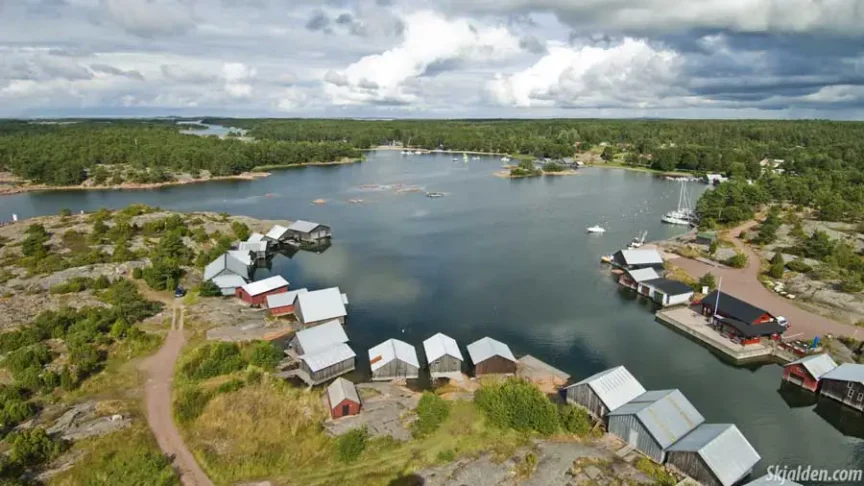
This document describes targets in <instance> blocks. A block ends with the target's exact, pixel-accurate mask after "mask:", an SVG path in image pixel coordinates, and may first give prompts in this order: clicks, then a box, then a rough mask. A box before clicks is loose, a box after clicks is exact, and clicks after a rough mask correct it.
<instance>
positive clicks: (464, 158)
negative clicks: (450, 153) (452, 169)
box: [462, 152, 468, 162]
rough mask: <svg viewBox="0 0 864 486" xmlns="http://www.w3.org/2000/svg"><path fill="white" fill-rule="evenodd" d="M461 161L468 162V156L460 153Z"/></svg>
mask: <svg viewBox="0 0 864 486" xmlns="http://www.w3.org/2000/svg"><path fill="white" fill-rule="evenodd" d="M462 160H463V161H465V162H468V154H467V153H465V152H462Z"/></svg>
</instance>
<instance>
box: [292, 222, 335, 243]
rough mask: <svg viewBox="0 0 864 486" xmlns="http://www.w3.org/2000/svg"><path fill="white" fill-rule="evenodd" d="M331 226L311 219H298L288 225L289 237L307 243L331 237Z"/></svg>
mask: <svg viewBox="0 0 864 486" xmlns="http://www.w3.org/2000/svg"><path fill="white" fill-rule="evenodd" d="M330 234H331V233H330V227H329V226H326V225H323V224H318V223H313V222H311V221H303V220H297V221H294V222H293V223H291V225H290V226H288V237H289V238H292V239H294V240H297V241H301V242H306V243H315V242H317V241H319V240H323V239H324V238H330Z"/></svg>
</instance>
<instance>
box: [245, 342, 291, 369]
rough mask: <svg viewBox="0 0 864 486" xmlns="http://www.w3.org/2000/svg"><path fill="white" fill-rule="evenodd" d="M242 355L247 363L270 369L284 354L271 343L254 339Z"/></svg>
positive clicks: (274, 366)
mask: <svg viewBox="0 0 864 486" xmlns="http://www.w3.org/2000/svg"><path fill="white" fill-rule="evenodd" d="M244 355H245V357H246V360H247V361H248V362H249V364H251V365H254V366H258V367H260V368H264V369H265V370H268V371H269V370H272V369H274V368H276V365H278V364H279V362H280V361H282V359H283V358H284V357H285V354H284V353H283V352H282V350H280V349H279V348H278V347H276V346H275V345H274V344H273V343H271V342H267V341H255V342H254V343H252V344H251V345H249V347H247V348H246V349H245V350H244Z"/></svg>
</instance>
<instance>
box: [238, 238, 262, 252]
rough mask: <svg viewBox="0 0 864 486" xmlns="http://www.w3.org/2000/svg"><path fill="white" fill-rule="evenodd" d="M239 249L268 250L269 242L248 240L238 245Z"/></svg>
mask: <svg viewBox="0 0 864 486" xmlns="http://www.w3.org/2000/svg"><path fill="white" fill-rule="evenodd" d="M237 249H238V250H243V251H246V252H250V251H251V252H255V253H258V252H262V251H267V242H266V241H256V242H254V243H250V242H248V241H244V242H242V243H240V244H239V245H237Z"/></svg>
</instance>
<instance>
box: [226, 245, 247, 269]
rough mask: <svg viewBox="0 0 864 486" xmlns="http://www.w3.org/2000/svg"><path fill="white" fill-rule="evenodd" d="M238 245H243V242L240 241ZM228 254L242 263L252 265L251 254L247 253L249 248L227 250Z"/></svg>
mask: <svg viewBox="0 0 864 486" xmlns="http://www.w3.org/2000/svg"><path fill="white" fill-rule="evenodd" d="M240 245H243V243H240ZM228 254H229V255H231V257H232V258H235V259H236V260H237V261H238V262H240V263H242V264H244V265H252V255H250V254H249V250H245V251H244V250H243V249H240V250H228Z"/></svg>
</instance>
